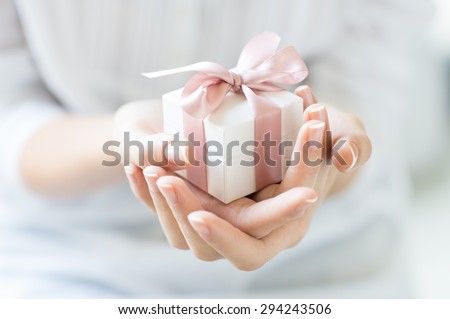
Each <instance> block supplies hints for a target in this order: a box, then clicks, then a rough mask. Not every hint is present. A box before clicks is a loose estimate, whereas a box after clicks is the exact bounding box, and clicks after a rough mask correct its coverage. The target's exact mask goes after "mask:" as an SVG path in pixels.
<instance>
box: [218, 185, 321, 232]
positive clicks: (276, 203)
mask: <svg viewBox="0 0 450 319" xmlns="http://www.w3.org/2000/svg"><path fill="white" fill-rule="evenodd" d="M317 199H318V196H317V193H316V192H315V191H314V190H313V189H311V188H306V187H295V188H293V189H290V190H288V191H286V192H283V193H281V194H280V195H278V196H276V197H273V198H270V199H267V200H264V201H260V202H257V203H255V204H253V205H250V206H248V207H246V208H244V209H242V210H240V211H238V212H237V213H236V214H235V215H234V217H233V218H229V217H230V216H223V218H224V219H225V220H227V221H228V222H230V223H231V224H232V225H233V226H235V227H237V228H239V229H240V230H242V231H244V232H246V233H247V234H249V235H252V236H253V237H256V238H262V237H265V236H267V235H268V234H269V233H271V232H272V231H273V230H274V229H277V228H279V227H281V226H282V225H284V224H286V223H288V222H290V221H292V220H294V219H298V218H302V216H303V214H304V213H305V211H306V209H307V208H308V207H310V206H311V205H313V204H314V203H315V202H316V201H317ZM219 217H222V216H220V215H219Z"/></svg>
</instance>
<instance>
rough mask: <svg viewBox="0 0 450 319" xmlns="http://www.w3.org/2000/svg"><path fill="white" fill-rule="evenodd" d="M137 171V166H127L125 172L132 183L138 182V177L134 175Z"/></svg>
mask: <svg viewBox="0 0 450 319" xmlns="http://www.w3.org/2000/svg"><path fill="white" fill-rule="evenodd" d="M135 172H136V166H134V165H127V166H125V173H126V175H127V178H128V180H129V181H130V183H133V184H137V178H136V176H135V175H134V173H135Z"/></svg>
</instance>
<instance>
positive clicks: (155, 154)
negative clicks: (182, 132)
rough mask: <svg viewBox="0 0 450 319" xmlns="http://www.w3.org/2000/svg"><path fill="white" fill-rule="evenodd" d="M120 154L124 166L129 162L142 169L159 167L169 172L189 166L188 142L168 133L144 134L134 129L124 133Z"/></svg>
mask: <svg viewBox="0 0 450 319" xmlns="http://www.w3.org/2000/svg"><path fill="white" fill-rule="evenodd" d="M122 148H123V149H122V154H123V156H124V159H123V160H124V165H125V166H127V165H128V164H129V163H130V162H131V163H133V164H135V165H137V166H140V167H142V168H144V167H147V166H160V167H165V168H168V169H170V170H179V169H185V168H186V167H189V166H191V164H190V161H189V159H190V158H189V145H188V142H185V141H180V140H179V138H178V137H175V138H174V136H173V135H172V134H168V133H157V134H151V135H148V134H145V133H142V132H140V131H139V129H138V128H136V127H134V128H132V129H131V130H130V131H125V132H124V137H123V145H122Z"/></svg>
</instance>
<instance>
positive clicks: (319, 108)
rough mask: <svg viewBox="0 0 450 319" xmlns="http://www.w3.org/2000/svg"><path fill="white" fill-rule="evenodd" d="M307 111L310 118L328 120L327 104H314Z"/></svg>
mask: <svg viewBox="0 0 450 319" xmlns="http://www.w3.org/2000/svg"><path fill="white" fill-rule="evenodd" d="M306 111H307V112H308V117H309V119H310V120H320V121H322V122H325V121H326V120H327V118H326V117H327V116H326V112H325V106H324V105H322V104H313V105H311V106H309V107H308V108H307V109H306Z"/></svg>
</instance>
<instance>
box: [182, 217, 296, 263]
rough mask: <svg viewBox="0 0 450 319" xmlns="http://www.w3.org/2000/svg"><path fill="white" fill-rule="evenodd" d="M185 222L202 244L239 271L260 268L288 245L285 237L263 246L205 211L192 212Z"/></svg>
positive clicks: (261, 242) (258, 240)
mask: <svg viewBox="0 0 450 319" xmlns="http://www.w3.org/2000/svg"><path fill="white" fill-rule="evenodd" d="M188 219H189V222H190V224H191V225H192V227H193V228H194V229H195V231H196V232H197V233H198V234H199V236H200V237H201V238H202V239H203V240H204V241H205V242H206V243H208V244H209V245H210V246H211V247H213V248H214V249H215V250H216V251H218V252H219V253H220V254H221V255H222V256H223V257H224V258H226V259H228V260H229V261H230V262H231V263H232V264H233V265H234V266H235V267H236V268H238V269H240V270H245V271H250V270H255V269H257V268H259V267H261V266H262V265H264V264H265V263H266V262H267V261H268V260H270V259H271V258H272V257H273V256H275V255H276V254H277V253H278V252H279V251H280V250H282V249H284V248H285V246H286V245H287V244H288V239H287V236H284V237H283V236H279V238H277V239H278V240H277V241H274V240H270V241H268V244H266V242H265V240H262V239H256V238H254V237H252V236H250V235H248V234H246V233H245V232H242V231H241V230H239V229H238V228H236V227H234V226H233V225H231V224H230V223H229V222H227V221H226V220H224V219H221V218H220V217H218V216H216V215H215V214H213V213H210V212H207V211H196V212H193V213H191V214H189V216H188ZM270 236H271V235H269V236H268V237H270Z"/></svg>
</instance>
